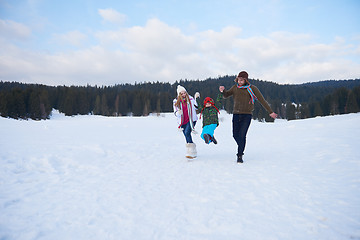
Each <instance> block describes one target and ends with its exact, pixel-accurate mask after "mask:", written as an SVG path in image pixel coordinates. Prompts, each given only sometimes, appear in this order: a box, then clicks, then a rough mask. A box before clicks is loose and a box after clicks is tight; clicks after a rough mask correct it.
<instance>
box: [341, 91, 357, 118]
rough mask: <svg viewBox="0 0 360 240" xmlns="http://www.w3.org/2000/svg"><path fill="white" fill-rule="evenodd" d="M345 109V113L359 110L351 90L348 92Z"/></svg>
mask: <svg viewBox="0 0 360 240" xmlns="http://www.w3.org/2000/svg"><path fill="white" fill-rule="evenodd" d="M345 109H346V113H356V112H359V110H360V109H359V106H358V104H357V101H356V95H355V93H354V92H353V91H350V92H349V96H348V98H347V102H346V106H345Z"/></svg>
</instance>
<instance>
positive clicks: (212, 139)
mask: <svg viewBox="0 0 360 240" xmlns="http://www.w3.org/2000/svg"><path fill="white" fill-rule="evenodd" d="M211 141H212V142H213V143H214V144H217V141H216V139H215V136H212V138H211Z"/></svg>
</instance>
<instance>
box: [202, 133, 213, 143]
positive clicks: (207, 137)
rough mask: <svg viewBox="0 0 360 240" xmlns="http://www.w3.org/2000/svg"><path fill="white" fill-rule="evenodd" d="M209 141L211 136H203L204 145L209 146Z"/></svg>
mask: <svg viewBox="0 0 360 240" xmlns="http://www.w3.org/2000/svg"><path fill="white" fill-rule="evenodd" d="M210 139H211V136H210V135H209V134H204V140H205V143H206V144H209V142H210Z"/></svg>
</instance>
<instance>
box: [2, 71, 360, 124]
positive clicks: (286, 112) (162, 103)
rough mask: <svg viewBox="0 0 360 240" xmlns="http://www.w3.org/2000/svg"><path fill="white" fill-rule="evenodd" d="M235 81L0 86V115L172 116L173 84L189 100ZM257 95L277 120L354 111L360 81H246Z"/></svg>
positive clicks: (359, 101) (261, 114)
mask: <svg viewBox="0 0 360 240" xmlns="http://www.w3.org/2000/svg"><path fill="white" fill-rule="evenodd" d="M234 79H235V76H224V77H219V78H209V79H206V80H202V81H200V80H196V81H194V80H192V81H190V80H180V81H177V82H175V83H174V84H170V83H159V82H156V83H140V84H119V85H115V86H102V87H99V86H57V87H53V86H45V85H39V84H23V83H17V82H3V81H1V82H0V116H2V117H8V118H15V119H34V120H40V119H48V118H49V117H50V114H51V111H52V109H57V110H59V111H60V112H62V113H64V114H65V115H67V116H73V115H78V114H80V115H85V114H86V115H87V114H94V115H103V116H127V115H132V116H146V115H148V114H149V113H160V112H172V111H173V108H172V101H173V99H174V98H175V97H176V87H177V85H178V84H181V85H182V86H184V87H185V88H186V89H187V90H188V92H189V93H190V94H191V95H194V93H195V92H197V91H198V92H200V94H201V98H202V99H203V98H204V97H207V96H209V97H212V98H214V99H216V98H217V97H218V95H219V90H218V88H219V86H220V85H224V86H225V87H226V89H229V88H230V87H231V86H232V85H234ZM250 81H251V83H252V84H254V85H256V86H257V87H258V88H259V89H260V91H261V92H262V93H263V95H264V97H265V99H266V100H267V101H268V102H269V104H270V105H271V107H272V109H273V110H274V111H275V112H276V113H278V114H279V117H280V118H283V119H288V120H293V119H304V118H311V117H316V116H327V115H336V114H345V113H355V112H359V111H360V79H355V80H342V81H335V80H331V81H321V82H315V83H306V84H292V85H280V84H277V83H273V82H268V81H262V80H254V79H253V80H250ZM222 103H223V106H222V108H223V109H225V110H226V111H227V112H232V106H233V99H232V98H228V99H223V100H222ZM253 118H254V119H258V120H259V121H264V120H265V121H272V119H271V118H270V117H269V116H268V114H267V113H266V111H265V110H264V109H263V108H262V107H261V105H260V104H259V103H258V102H256V103H255V110H254V114H253Z"/></svg>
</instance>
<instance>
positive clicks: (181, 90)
mask: <svg viewBox="0 0 360 240" xmlns="http://www.w3.org/2000/svg"><path fill="white" fill-rule="evenodd" d="M176 91H177V94H178V95H179V94H180V93H181V92H187V91H186V89H185V88H184V87H183V86H181V85H178V86H177V89H176Z"/></svg>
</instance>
